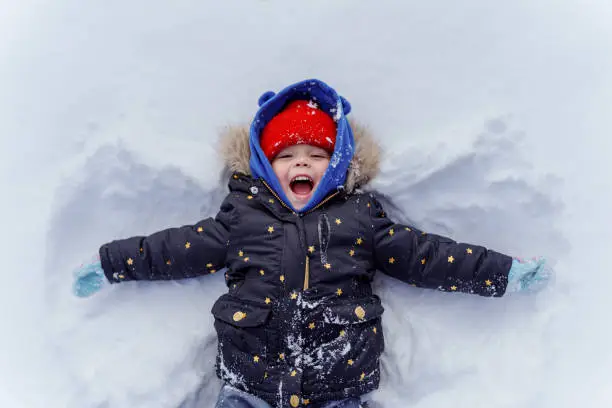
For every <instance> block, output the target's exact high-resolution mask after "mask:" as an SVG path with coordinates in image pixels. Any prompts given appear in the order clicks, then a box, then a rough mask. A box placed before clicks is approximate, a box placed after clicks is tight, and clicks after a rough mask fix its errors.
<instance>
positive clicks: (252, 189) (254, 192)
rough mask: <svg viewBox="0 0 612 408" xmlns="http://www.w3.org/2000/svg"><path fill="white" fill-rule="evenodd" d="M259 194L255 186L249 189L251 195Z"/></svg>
mask: <svg viewBox="0 0 612 408" xmlns="http://www.w3.org/2000/svg"><path fill="white" fill-rule="evenodd" d="M257 193H259V189H258V188H257V187H255V186H253V187H251V194H257Z"/></svg>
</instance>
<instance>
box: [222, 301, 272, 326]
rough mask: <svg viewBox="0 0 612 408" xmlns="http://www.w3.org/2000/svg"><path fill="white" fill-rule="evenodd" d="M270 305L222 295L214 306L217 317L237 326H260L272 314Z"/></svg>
mask: <svg viewBox="0 0 612 408" xmlns="http://www.w3.org/2000/svg"><path fill="white" fill-rule="evenodd" d="M270 311H271V310H270V307H269V306H267V305H265V304H258V303H252V302H246V301H244V300H242V299H239V298H236V297H234V296H232V295H229V294H225V295H222V296H221V297H220V298H219V299H217V301H216V302H215V304H214V305H213V308H212V311H211V312H212V314H213V316H214V317H215V319H218V320H221V321H223V322H225V323H227V324H230V325H232V326H235V327H258V326H261V325H263V324H265V323H266V322H267V321H268V317H269V316H270Z"/></svg>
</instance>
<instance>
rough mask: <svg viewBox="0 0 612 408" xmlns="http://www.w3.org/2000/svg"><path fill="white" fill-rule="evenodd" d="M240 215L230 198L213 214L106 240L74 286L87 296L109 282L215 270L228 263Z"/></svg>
mask: <svg viewBox="0 0 612 408" xmlns="http://www.w3.org/2000/svg"><path fill="white" fill-rule="evenodd" d="M235 217H236V213H235V209H234V207H233V205H232V204H231V202H230V201H229V199H226V200H225V201H224V202H223V204H222V205H221V209H220V211H219V213H218V214H217V216H216V217H215V218H214V219H213V218H207V219H205V220H202V221H200V222H198V223H197V224H195V225H186V226H183V227H180V228H170V229H166V230H163V231H160V232H156V233H154V234H152V235H149V236H147V237H145V236H139V237H132V238H127V239H122V240H117V241H112V242H110V243H107V244H104V245H102V246H101V247H100V250H99V256H98V257H96V259H95V260H93V261H92V262H91V263H89V264H87V265H84V266H81V268H79V270H78V271H77V272H76V276H75V278H76V280H75V282H74V286H73V292H74V294H75V295H77V296H79V297H87V296H90V295H92V294H93V293H95V292H97V291H98V290H100V289H101V288H102V286H104V285H105V284H106V283H108V282H111V283H118V282H124V281H130V280H170V279H183V278H190V277H195V276H200V275H206V274H209V273H215V272H216V271H217V270H219V269H221V268H223V267H224V264H225V258H226V253H227V242H228V240H229V234H230V228H231V225H232V224H233V223H234V222H235V220H234V218H235Z"/></svg>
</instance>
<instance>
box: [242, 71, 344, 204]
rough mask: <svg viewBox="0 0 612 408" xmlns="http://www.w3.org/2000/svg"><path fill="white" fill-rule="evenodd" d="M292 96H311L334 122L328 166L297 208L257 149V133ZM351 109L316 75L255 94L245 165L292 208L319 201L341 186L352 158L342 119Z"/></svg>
mask: <svg viewBox="0 0 612 408" xmlns="http://www.w3.org/2000/svg"><path fill="white" fill-rule="evenodd" d="M295 99H306V100H313V101H315V102H317V103H318V104H319V107H320V108H321V109H322V110H323V111H325V112H327V113H328V114H329V115H330V116H331V117H333V118H334V121H335V122H336V125H337V133H336V145H335V148H334V153H333V154H332V156H331V159H330V161H329V166H328V167H327V170H326V171H325V174H324V175H323V178H322V179H321V181H320V183H319V186H318V187H317V189H316V190H315V192H314V194H313V196H312V197H311V198H310V201H309V202H308V203H307V204H306V206H305V207H304V208H302V209H301V210H300V211H297V210H296V209H295V208H293V206H292V205H291V203H290V202H289V200H288V199H287V197H286V196H285V193H284V192H283V189H282V187H281V185H280V182H279V181H278V178H277V177H276V174H274V170H273V169H272V165H271V164H270V162H269V160H268V158H267V157H266V155H265V154H264V153H263V151H262V150H261V147H260V145H259V136H260V134H261V131H262V129H263V128H264V126H266V124H267V123H268V122H269V121H270V120H271V119H272V118H273V117H274V116H275V115H276V114H277V113H278V112H280V110H281V109H282V108H283V107H284V106H285V105H286V104H287V102H289V101H292V100H295ZM350 111H351V105H350V104H349V103H348V101H347V100H346V99H344V98H343V97H341V96H340V95H338V94H337V93H336V91H334V90H333V89H332V88H331V87H330V86H328V85H327V84H326V83H324V82H322V81H319V80H318V79H308V80H305V81H302V82H298V83H296V84H293V85H290V86H288V87H286V88H285V89H283V90H282V91H280V92H279V93H277V94H275V93H274V92H272V91H268V92H266V93H264V94H263V95H262V96H261V97H260V98H259V110H258V111H257V113H256V114H255V118H253V122H252V123H251V129H250V139H249V144H250V148H251V158H250V161H249V165H250V167H251V174H252V175H253V177H254V178H261V179H263V180H265V181H266V183H268V184H269V185H270V187H271V188H272V189H274V191H275V192H276V194H278V196H279V197H280V198H281V199H282V200H283V201H284V202H285V204H287V205H288V206H290V207H291V208H292V209H293V211H295V212H299V213H303V212H306V211H308V210H310V209H312V208H313V207H315V206H316V205H317V204H318V203H320V202H321V200H323V199H324V198H325V197H326V196H327V195H329V194H330V193H331V192H332V191H335V190H338V189H343V188H344V182H345V181H346V172H347V170H348V168H349V164H350V163H351V160H352V158H353V154H354V150H355V149H354V146H355V142H354V139H353V131H352V130H351V127H350V125H349V123H348V120H347V119H346V115H348V113H349V112H350Z"/></svg>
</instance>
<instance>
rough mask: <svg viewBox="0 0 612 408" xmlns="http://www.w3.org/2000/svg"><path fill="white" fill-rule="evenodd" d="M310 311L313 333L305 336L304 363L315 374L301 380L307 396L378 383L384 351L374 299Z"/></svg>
mask: <svg viewBox="0 0 612 408" xmlns="http://www.w3.org/2000/svg"><path fill="white" fill-rule="evenodd" d="M317 309H318V310H316V311H315V310H313V311H315V313H314V314H313V315H312V320H313V321H314V325H311V326H310V327H314V329H313V330H311V331H310V333H309V332H308V330H305V331H306V333H308V334H307V344H308V346H307V347H306V353H307V354H308V358H307V360H308V361H310V362H311V364H312V365H313V366H314V367H317V370H313V371H311V372H309V374H308V375H307V376H306V378H305V379H304V389H305V390H308V391H309V392H310V391H312V392H314V390H316V389H319V390H321V391H322V392H339V391H341V390H343V389H346V388H350V387H354V386H361V385H363V384H364V382H371V383H372V384H374V383H376V382H377V381H378V365H379V358H380V355H381V353H382V351H383V350H384V338H383V333H382V327H381V317H382V314H383V312H384V308H383V306H382V304H381V302H380V299H379V298H378V296H375V295H374V296H369V297H364V298H358V299H344V300H342V301H338V299H335V300H334V301H333V302H329V303H324V304H321V305H319V307H318V308H317Z"/></svg>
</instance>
